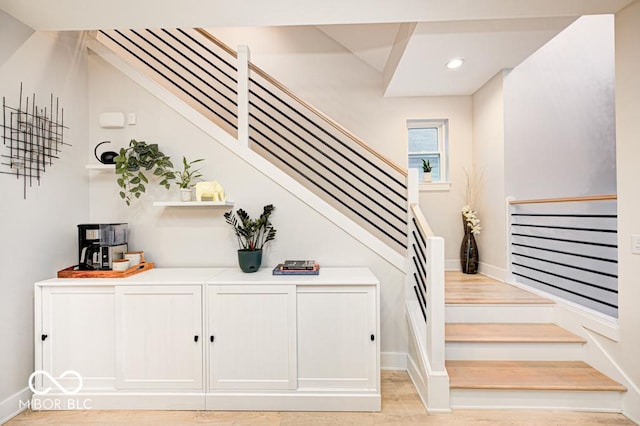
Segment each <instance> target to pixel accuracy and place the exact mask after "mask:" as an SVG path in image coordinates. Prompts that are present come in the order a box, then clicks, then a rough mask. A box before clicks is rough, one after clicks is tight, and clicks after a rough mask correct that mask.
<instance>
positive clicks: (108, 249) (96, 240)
mask: <svg viewBox="0 0 640 426" xmlns="http://www.w3.org/2000/svg"><path fill="white" fill-rule="evenodd" d="M128 233H129V229H128V225H127V224H126V223H94V224H83V225H78V269H80V270H84V271H91V270H98V269H111V268H112V265H113V261H114V260H116V259H122V258H123V257H124V253H125V252H126V251H127V248H128V246H127V237H128Z"/></svg>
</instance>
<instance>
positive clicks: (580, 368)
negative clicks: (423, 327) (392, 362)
mask: <svg viewBox="0 0 640 426" xmlns="http://www.w3.org/2000/svg"><path fill="white" fill-rule="evenodd" d="M446 368H447V371H448V373H449V383H450V387H451V388H452V389H494V390H498V389H502V390H504V389H510V390H567V391H619V392H624V391H626V390H627V389H626V388H625V387H624V386H622V385H621V384H620V383H618V382H616V381H614V380H612V379H610V378H609V377H607V376H605V375H604V374H602V373H601V372H599V371H598V370H596V369H594V368H593V367H591V366H589V365H588V364H586V363H584V362H582V361H446Z"/></svg>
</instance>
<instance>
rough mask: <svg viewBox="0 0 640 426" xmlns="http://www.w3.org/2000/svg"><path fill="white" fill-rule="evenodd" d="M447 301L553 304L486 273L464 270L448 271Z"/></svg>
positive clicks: (460, 302) (458, 302)
mask: <svg viewBox="0 0 640 426" xmlns="http://www.w3.org/2000/svg"><path fill="white" fill-rule="evenodd" d="M446 283H447V284H446V287H445V295H444V297H445V303H447V304H449V305H453V304H487V305H491V304H494V305H499V304H509V305H514V304H527V305H530V304H542V305H544V304H553V302H552V301H551V300H548V299H545V298H542V297H540V296H537V295H535V294H533V293H529V292H528V291H524V290H521V289H519V288H517V287H514V286H512V285H506V284H504V283H501V282H498V281H496V280H494V279H492V278H488V277H486V276H484V275H480V274H476V275H468V274H463V273H462V272H447V273H446Z"/></svg>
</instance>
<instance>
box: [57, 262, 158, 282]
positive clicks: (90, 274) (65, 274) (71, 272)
mask: <svg viewBox="0 0 640 426" xmlns="http://www.w3.org/2000/svg"><path fill="white" fill-rule="evenodd" d="M77 267H78V265H74V266H69V267H68V268H65V269H63V270H62V271H58V278H125V277H128V276H131V275H134V274H139V273H140V272H144V271H148V270H149V269H153V262H142V263H139V264H137V265H135V266H132V267H131V268H129V269H127V270H126V271H109V270H104V271H80V270H78V269H76V268H77Z"/></svg>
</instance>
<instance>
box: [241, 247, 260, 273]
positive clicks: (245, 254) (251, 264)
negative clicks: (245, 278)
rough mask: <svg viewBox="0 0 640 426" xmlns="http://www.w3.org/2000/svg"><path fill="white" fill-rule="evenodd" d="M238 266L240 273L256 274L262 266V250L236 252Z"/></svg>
mask: <svg viewBox="0 0 640 426" xmlns="http://www.w3.org/2000/svg"><path fill="white" fill-rule="evenodd" d="M238 264H239V265H240V269H242V272H257V271H258V269H260V265H261V264H262V250H242V249H241V250H238Z"/></svg>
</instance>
